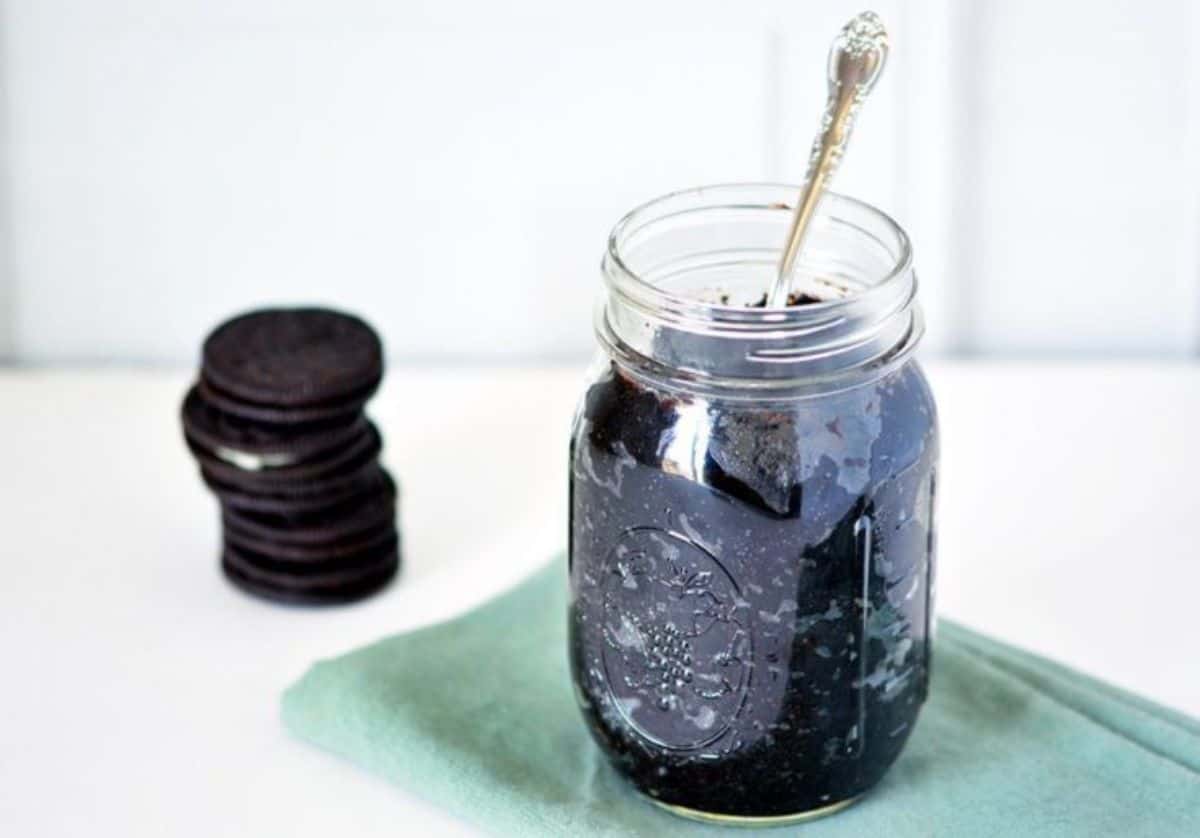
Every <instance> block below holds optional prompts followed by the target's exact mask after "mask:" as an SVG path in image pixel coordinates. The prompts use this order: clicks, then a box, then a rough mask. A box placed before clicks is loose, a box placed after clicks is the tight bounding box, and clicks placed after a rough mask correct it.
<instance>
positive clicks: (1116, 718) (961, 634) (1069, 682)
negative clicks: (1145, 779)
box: [934, 620, 1200, 773]
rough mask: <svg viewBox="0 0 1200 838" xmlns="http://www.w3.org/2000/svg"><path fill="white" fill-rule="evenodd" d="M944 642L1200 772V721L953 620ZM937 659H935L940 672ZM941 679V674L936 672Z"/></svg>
mask: <svg viewBox="0 0 1200 838" xmlns="http://www.w3.org/2000/svg"><path fill="white" fill-rule="evenodd" d="M941 623H942V627H943V629H944V631H943V632H942V633H941V636H939V638H938V641H939V642H949V643H952V644H954V645H956V646H958V647H960V648H961V649H963V650H964V651H967V652H968V653H970V654H973V655H976V656H978V657H979V658H980V659H981V660H983V661H986V662H987V663H989V664H991V665H992V666H994V667H996V668H998V669H1000V670H1001V671H1002V672H1004V673H1005V674H1007V675H1009V676H1011V677H1013V678H1017V679H1018V680H1020V681H1022V682H1023V683H1025V684H1026V685H1028V686H1029V687H1031V688H1032V689H1034V690H1036V691H1038V692H1040V693H1042V694H1043V695H1046V696H1047V697H1049V698H1051V699H1053V700H1055V701H1057V702H1058V703H1060V704H1062V705H1063V706H1065V707H1067V708H1069V709H1071V710H1074V711H1075V712H1077V713H1080V714H1081V715H1083V716H1085V717H1087V718H1088V719H1090V720H1091V721H1092V722H1094V723H1096V724H1098V725H1100V726H1102V727H1104V728H1106V729H1107V730H1109V731H1111V732H1112V733H1114V734H1116V735H1118V736H1121V737H1122V738H1124V739H1127V740H1129V741H1130V742H1132V743H1134V744H1136V745H1138V746H1140V747H1142V748H1144V749H1146V750H1148V751H1150V752H1152V753H1154V754H1156V755H1158V756H1160V757H1162V758H1164V759H1168V760H1170V761H1172V762H1174V763H1176V764H1178V765H1180V766H1181V767H1183V768H1186V769H1188V770H1190V771H1192V772H1196V773H1200V724H1198V723H1197V722H1196V720H1194V719H1191V718H1190V717H1188V716H1186V715H1184V714H1182V713H1179V712H1178V711H1175V710H1172V709H1171V708H1168V707H1164V706H1162V705H1160V704H1157V703H1155V702H1153V701H1151V700H1149V699H1147V698H1144V697H1142V696H1139V695H1137V694H1135V693H1131V692H1128V691H1127V690H1123V689H1121V688H1119V687H1117V686H1114V685H1112V684H1109V683H1106V682H1104V681H1102V680H1100V679H1098V678H1095V677H1093V676H1090V675H1086V674H1084V673H1082V672H1079V671H1077V670H1074V669H1071V668H1070V667H1067V666H1064V665H1063V664H1059V663H1056V662H1054V661H1051V660H1049V659H1047V658H1044V657H1041V656H1040V655H1035V654H1033V653H1031V652H1026V651H1023V650H1021V649H1019V648H1016V647H1014V646H1010V645H1008V644H1006V643H1003V642H1001V641H998V640H994V639H992V638H990V637H988V636H987V635H984V634H981V633H979V632H976V631H973V630H971V629H968V628H966V627H965V626H962V625H960V624H958V623H955V622H953V621H950V620H943V621H941ZM936 667H937V660H936V657H935V659H934V668H935V673H936ZM934 677H935V678H936V674H935V676H934Z"/></svg>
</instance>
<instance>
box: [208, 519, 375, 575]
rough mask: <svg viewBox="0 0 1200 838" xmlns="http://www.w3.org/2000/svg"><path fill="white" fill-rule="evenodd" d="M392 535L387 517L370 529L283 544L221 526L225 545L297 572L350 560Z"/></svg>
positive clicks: (366, 552) (282, 568)
mask: <svg viewBox="0 0 1200 838" xmlns="http://www.w3.org/2000/svg"><path fill="white" fill-rule="evenodd" d="M395 539H396V529H395V527H393V526H392V522H390V521H388V522H386V523H384V525H383V526H381V527H377V528H376V529H374V530H368V531H367V532H365V533H357V534H355V535H352V536H348V537H346V538H343V539H342V540H340V541H328V542H325V543H322V544H284V543H281V542H278V541H272V540H271V539H269V538H256V537H254V536H252V535H247V534H245V533H244V532H239V531H237V530H233V529H229V528H226V529H225V546H226V547H232V548H234V549H236V550H238V551H241V552H242V553H245V554H253V555H256V556H259V557H261V558H262V559H264V560H269V561H271V562H273V563H274V565H275V566H277V567H279V568H280V569H281V570H285V571H298V572H308V571H309V570H310V569H311V568H313V567H320V566H325V565H329V564H331V563H334V562H350V563H352V564H353V563H354V560H355V559H356V558H357V557H360V556H362V555H364V554H368V553H371V552H372V551H374V550H376V549H377V548H379V547H380V546H382V545H383V544H384V543H386V542H388V541H394V540H395Z"/></svg>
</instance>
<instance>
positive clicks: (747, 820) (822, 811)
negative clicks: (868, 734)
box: [638, 791, 862, 828]
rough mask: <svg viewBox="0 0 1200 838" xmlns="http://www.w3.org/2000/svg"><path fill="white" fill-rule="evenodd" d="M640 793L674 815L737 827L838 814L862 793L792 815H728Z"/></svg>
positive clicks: (798, 821) (793, 822) (777, 823)
mask: <svg viewBox="0 0 1200 838" xmlns="http://www.w3.org/2000/svg"><path fill="white" fill-rule="evenodd" d="M638 794H639V795H640V796H641V797H642V798H643V799H645V800H648V801H650V802H651V803H653V804H654V805H655V806H657V807H658V808H660V809H663V810H664V811H667V812H670V813H671V814H672V815H675V816H676V817H680V818H686V819H688V820H690V821H699V822H700V823H708V824H716V825H718V826H736V827H750V828H753V827H758V826H761V827H773V826H792V825H794V824H798V823H805V822H806V821H815V820H817V819H818V818H824V817H827V816H828V815H836V814H837V813H838V812H840V811H842V810H843V809H845V808H847V807H849V806H851V805H853V804H854V803H856V802H858V800H859V798H861V797H862V795H861V794H856V795H855V796H854V797H848V798H846V799H845V800H839V801H837V802H836V803H829V804H826V805H825V806H819V807H817V808H816V809H809V810H807V811H804V812H794V813H792V814H790V815H763V816H756V815H726V814H721V813H720V812H705V811H703V810H701V809H689V808H688V807H687V806H679V805H676V804H674V803H666V802H664V801H662V800H656V799H655V798H653V797H651V796H650V795H648V794H645V793H643V792H641V791H638Z"/></svg>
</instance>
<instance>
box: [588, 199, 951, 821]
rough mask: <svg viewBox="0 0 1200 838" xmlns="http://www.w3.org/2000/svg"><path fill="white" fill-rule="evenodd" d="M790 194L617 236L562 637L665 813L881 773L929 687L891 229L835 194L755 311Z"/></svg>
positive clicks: (639, 213)
mask: <svg viewBox="0 0 1200 838" xmlns="http://www.w3.org/2000/svg"><path fill="white" fill-rule="evenodd" d="M797 192H798V190H797V188H796V187H792V186H783V185H766V184H763V185H755V184H752V185H731V186H719V187H710V188H701V189H696V190H690V191H686V192H681V193H677V194H674V195H669V196H667V197H664V198H661V199H658V200H656V201H652V202H651V203H649V204H646V205H644V206H642V207H640V208H639V209H637V210H634V211H633V212H632V213H630V214H629V215H627V216H626V217H625V218H624V219H623V220H622V221H621V222H620V223H619V224H618V225H617V227H616V228H615V229H614V231H613V233H612V235H611V237H610V239H609V246H608V251H607V253H606V254H605V257H604V261H603V274H604V280H605V284H606V294H605V298H604V300H603V303H602V305H601V306H600V309H599V312H598V316H597V336H598V339H599V342H600V344H601V346H602V349H603V352H602V353H601V358H600V360H599V361H598V362H597V364H596V366H595V367H594V369H593V372H592V374H591V377H590V379H589V383H588V386H587V390H586V393H585V395H584V397H583V399H582V402H581V404H580V406H579V410H578V413H577V415H576V419H575V425H574V429H573V433H572V441H571V483H570V485H571V501H570V516H571V521H570V588H571V605H570V616H569V620H570V654H571V667H572V674H573V677H574V680H575V685H576V694H577V697H578V701H579V704H580V707H581V708H582V710H583V714H584V716H585V718H586V720H587V723H588V725H589V727H590V729H591V731H592V733H593V735H594V736H595V738H596V740H597V741H598V742H599V743H600V746H601V747H602V748H603V749H604V751H605V752H606V753H607V754H608V756H609V757H610V759H611V760H612V762H613V763H614V765H615V766H616V767H617V769H618V770H619V771H620V772H622V773H623V774H625V775H626V776H627V777H628V778H629V779H630V780H631V781H632V782H633V784H634V785H635V786H636V787H637V788H638V789H639V790H640V791H641V792H643V793H644V794H646V795H648V796H649V797H650V799H652V800H653V801H655V802H657V803H659V804H661V805H663V806H666V807H668V808H670V809H671V810H672V811H675V812H676V813H678V814H683V815H687V816H692V817H698V818H702V819H713V820H721V821H739V820H744V821H749V822H760V821H761V822H764V823H779V822H786V821H790V820H797V819H801V818H804V817H810V816H814V815H819V814H824V813H828V812H830V811H833V810H836V809H838V808H841V807H842V806H845V805H848V804H849V803H850V802H851V801H852V800H854V799H855V798H856V797H857V796H858V795H860V794H862V793H863V792H864V791H866V790H867V789H869V788H870V787H871V786H873V785H874V784H875V783H876V782H878V781H879V779H880V778H881V777H882V776H883V774H884V773H885V772H886V771H887V769H888V767H889V766H890V765H891V764H892V763H893V762H894V761H895V759H896V757H897V756H898V755H899V753H900V751H901V749H902V748H903V747H904V743H905V741H906V740H907V738H908V736H909V734H910V733H911V732H912V729H913V725H914V724H915V722H916V719H917V714H918V711H919V710H920V707H921V704H922V702H923V701H924V699H925V695H926V689H927V686H928V680H929V655H930V629H931V619H932V605H933V603H932V591H933V562H934V526H933V505H934V493H935V489H936V468H937V451H938V444H937V422H936V416H935V409H934V403H933V398H932V395H931V393H930V391H929V387H928V385H927V383H926V381H925V377H924V376H923V374H922V373H921V370H920V369H919V367H918V366H917V364H916V362H915V361H914V360H913V359H912V352H913V350H914V348H915V346H916V344H917V342H918V340H919V338H920V335H921V330H922V329H921V316H920V312H919V309H918V307H917V305H916V302H915V291H916V279H915V277H914V275H913V270H912V264H911V253H910V249H909V244H908V239H907V237H906V236H905V234H904V232H903V231H902V230H901V229H900V228H899V227H898V226H897V225H896V224H895V223H894V222H893V221H892V220H891V219H890V218H888V217H887V216H886V215H884V214H883V213H881V212H879V211H878V210H876V209H874V208H872V207H870V206H868V205H866V204H864V203H861V202H858V201H855V200H852V199H850V198H846V197H843V196H839V195H828V196H826V198H825V199H824V202H823V205H822V213H821V215H820V216H819V217H818V219H817V220H816V221H815V222H814V227H813V228H812V229H811V231H810V232H809V235H808V239H807V242H806V246H805V250H804V254H803V256H802V259H801V262H800V264H799V265H798V267H797V283H796V287H797V288H801V287H803V288H804V289H813V290H814V291H815V293H816V296H818V297H820V298H821V299H822V301H821V302H816V303H810V304H806V305H799V306H794V307H791V308H788V309H773V310H772V309H765V308H762V307H753V306H752V305H751V304H752V303H754V302H755V301H757V300H759V299H761V297H762V295H763V291H764V289H766V288H767V287H768V286H769V285H770V280H771V278H772V276H773V273H774V271H775V269H776V264H777V261H778V257H779V248H780V246H781V244H782V242H783V241H784V239H785V238H786V235H787V230H788V225H789V222H790V211H789V209H788V206H787V202H788V201H790V200H793V199H794V196H795V195H796V194H797Z"/></svg>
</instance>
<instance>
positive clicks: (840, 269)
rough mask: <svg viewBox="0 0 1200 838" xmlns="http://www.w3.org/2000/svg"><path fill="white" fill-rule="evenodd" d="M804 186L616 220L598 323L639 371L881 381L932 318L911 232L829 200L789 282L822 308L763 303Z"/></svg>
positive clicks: (669, 375)
mask: <svg viewBox="0 0 1200 838" xmlns="http://www.w3.org/2000/svg"><path fill="white" fill-rule="evenodd" d="M799 190H800V188H799V187H798V186H790V185H787V184H772V183H761V184H729V185H719V186H705V187H700V188H696V189H689V190H685V191H682V192H675V193H672V194H670V195H666V196H664V197H661V198H657V199H655V200H653V201H650V202H649V203H646V204H643V205H642V206H640V207H638V208H637V209H635V210H633V211H632V212H630V213H629V214H628V215H626V216H625V217H624V218H622V219H621V221H619V222H618V223H617V225H616V227H614V228H613V231H612V233H611V235H610V236H609V240H608V248H607V250H606V252H605V255H604V259H603V261H602V266H601V268H602V272H603V277H604V282H605V286H606V292H607V293H606V294H605V299H604V300H603V302H602V304H601V306H600V308H599V310H598V313H597V323H596V331H597V336H598V338H599V340H600V342H601V344H602V345H603V346H604V347H605V349H606V350H607V351H608V352H609V354H610V355H612V356H613V357H614V359H616V360H618V361H619V362H621V363H622V365H623V366H626V367H627V368H629V369H630V370H631V371H632V372H634V373H636V374H640V375H645V376H649V377H652V378H654V379H657V380H659V381H660V382H661V383H664V384H668V385H670V384H672V383H676V384H678V385H679V386H681V387H684V388H686V389H692V390H696V389H705V388H712V389H715V390H720V391H725V392H736V391H762V390H770V391H780V392H783V391H797V392H803V391H813V390H818V391H827V390H830V389H842V388H845V387H851V386H856V385H857V384H860V383H863V382H866V381H870V380H874V379H876V378H878V377H880V376H882V375H885V374H886V373H887V372H888V371H890V370H891V369H894V368H895V367H897V366H899V365H900V364H902V363H903V362H904V361H905V360H907V358H908V357H909V356H910V355H911V353H912V352H913V350H914V349H915V348H916V345H917V343H918V341H919V340H920V337H921V334H922V331H923V325H922V318H921V312H920V308H919V306H918V304H917V301H916V287H917V281H916V276H915V273H914V271H913V267H912V250H911V247H910V245H909V241H908V236H907V235H905V233H904V231H903V230H902V229H901V228H900V226H899V225H898V224H896V222H895V221H893V220H892V219H891V218H890V217H888V216H887V215H886V214H884V213H883V212H881V211H880V210H878V209H876V208H874V207H872V206H870V205H869V204H866V203H863V202H862V201H858V200H856V199H854V198H849V197H846V196H844V195H838V194H834V193H830V194H827V195H826V196H825V197H824V198H823V200H822V203H821V207H820V210H819V212H818V214H817V217H816V218H815V219H814V220H813V224H812V227H811V228H810V230H809V232H808V235H807V237H806V239H805V244H804V247H803V250H802V252H801V255H800V259H799V261H798V263H797V266H796V273H795V282H794V285H793V287H794V288H796V289H797V290H805V291H808V292H810V293H814V294H815V296H817V297H819V298H820V300H821V301H820V302H815V303H807V304H803V305H797V306H790V307H788V308H783V309H768V308H765V307H754V305H753V304H754V303H756V302H758V301H759V300H760V298H762V296H763V294H764V293H765V291H766V290H767V288H769V287H770V283H771V280H772V279H773V277H774V274H775V271H776V267H777V265H778V261H779V256H780V251H781V249H782V247H783V244H784V241H785V239H786V236H787V233H788V228H789V226H790V224H791V214H792V209H791V205H792V202H794V201H795V199H796V196H797V195H798V194H799Z"/></svg>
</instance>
